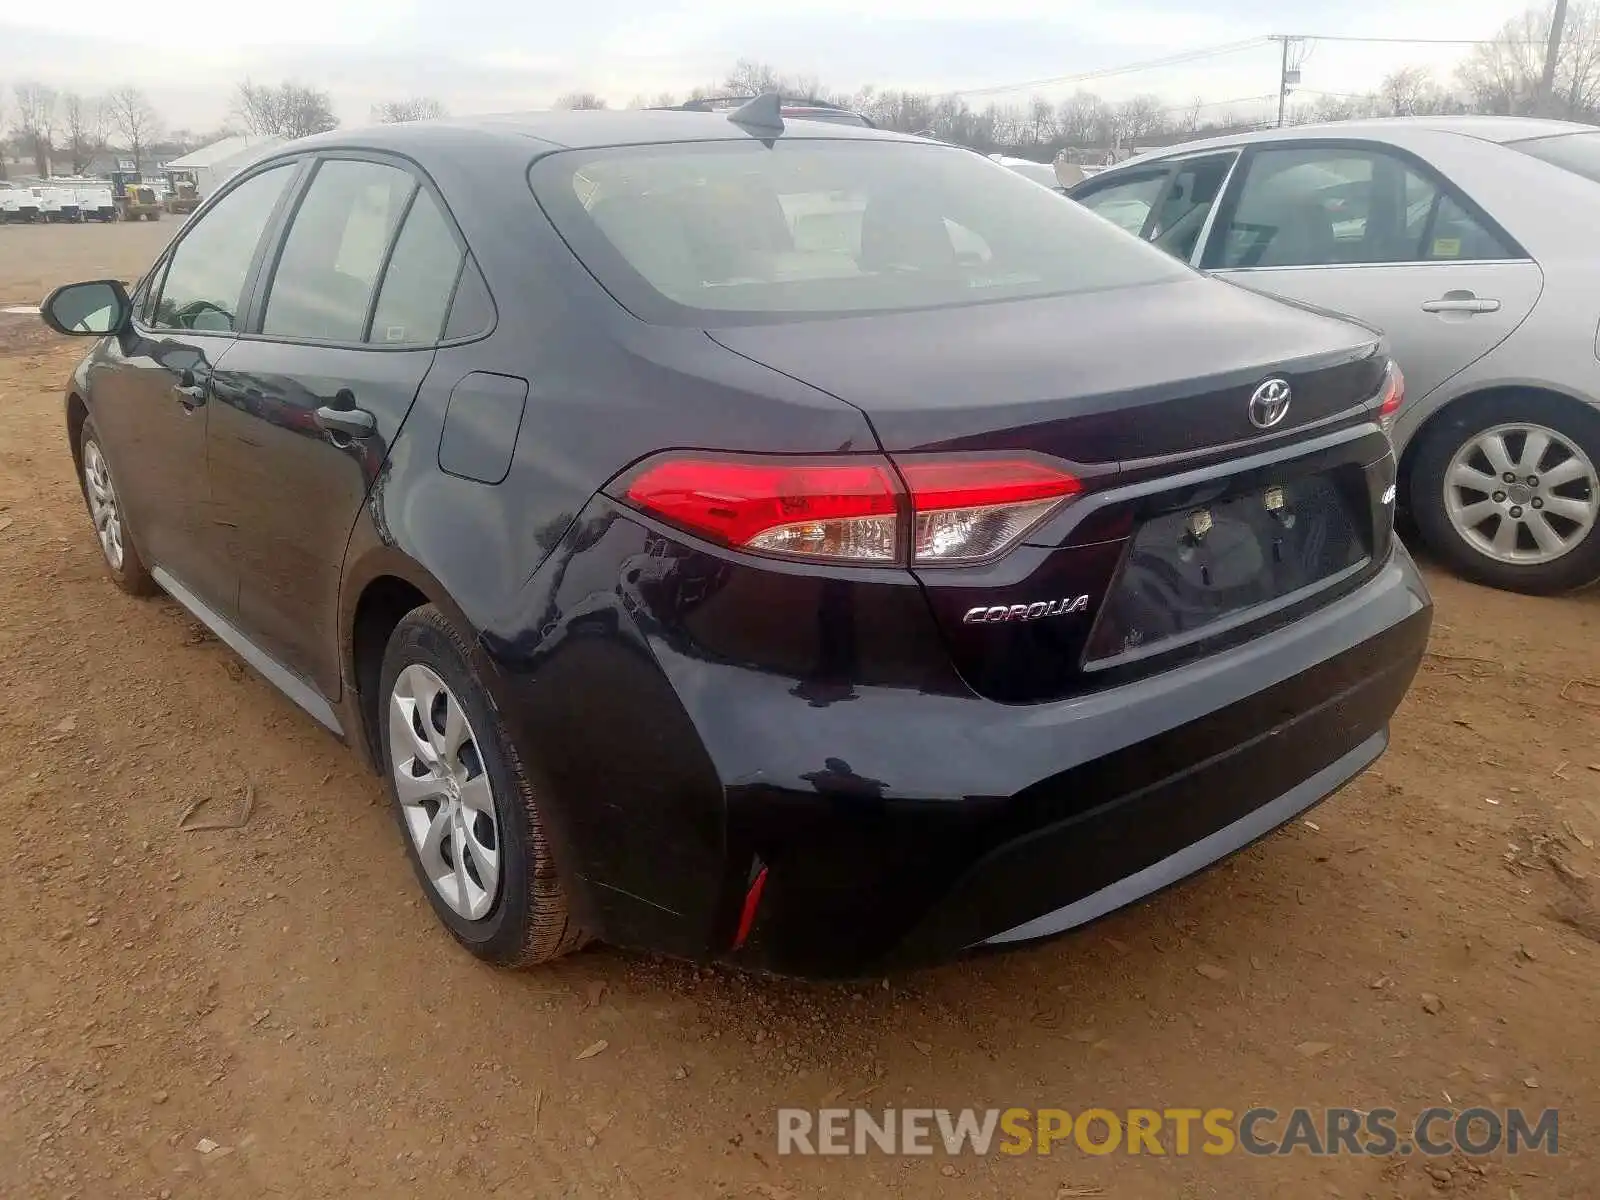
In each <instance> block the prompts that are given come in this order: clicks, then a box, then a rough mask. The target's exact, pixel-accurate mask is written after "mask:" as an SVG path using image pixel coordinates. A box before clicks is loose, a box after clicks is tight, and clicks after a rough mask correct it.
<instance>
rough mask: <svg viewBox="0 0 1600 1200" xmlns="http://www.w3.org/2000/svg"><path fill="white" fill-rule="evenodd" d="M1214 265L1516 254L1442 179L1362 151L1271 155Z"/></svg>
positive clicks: (1260, 161)
mask: <svg viewBox="0 0 1600 1200" xmlns="http://www.w3.org/2000/svg"><path fill="white" fill-rule="evenodd" d="M1219 237H1220V240H1219V241H1214V242H1213V245H1212V247H1211V248H1210V249H1209V250H1208V252H1207V254H1208V258H1207V265H1208V266H1215V267H1220V268H1223V269H1240V268H1243V269H1249V268H1252V267H1327V266H1346V265H1356V264H1363V265H1370V264H1378V263H1406V262H1449V261H1464V260H1468V259H1498V258H1507V257H1510V256H1511V253H1512V251H1511V248H1510V247H1509V246H1507V245H1506V243H1505V242H1504V241H1503V240H1502V239H1501V238H1500V237H1499V236H1498V235H1497V234H1496V233H1494V232H1493V231H1492V230H1491V229H1489V228H1488V227H1486V226H1485V225H1484V224H1483V223H1482V222H1480V221H1479V220H1478V219H1477V217H1475V216H1473V215H1472V214H1471V213H1470V212H1468V211H1467V209H1466V207H1465V206H1464V205H1463V204H1462V203H1461V202H1460V200H1458V199H1457V198H1456V197H1455V196H1453V195H1452V194H1451V193H1450V192H1449V191H1448V189H1447V188H1446V187H1445V186H1444V185H1443V184H1442V181H1440V180H1438V179H1436V178H1434V177H1433V176H1432V175H1431V174H1425V173H1423V172H1422V171H1421V170H1420V169H1418V168H1416V167H1414V166H1413V165H1412V164H1411V163H1410V162H1409V161H1407V160H1405V159H1403V158H1401V157H1400V156H1399V155H1396V154H1391V153H1388V152H1386V151H1383V150H1376V149H1374V150H1369V149H1363V148H1360V147H1339V146H1333V147H1325V146H1315V147H1310V148H1304V149H1301V148H1294V149H1273V150H1262V151H1258V152H1257V153H1256V154H1254V155H1253V156H1252V157H1251V159H1250V164H1249V168H1248V173H1247V174H1246V175H1245V179H1244V187H1243V188H1242V189H1241V191H1240V193H1239V200H1238V203H1237V205H1236V206H1235V208H1234V211H1233V213H1232V216H1231V218H1230V219H1229V221H1228V222H1227V225H1226V228H1223V229H1221V230H1220V231H1219Z"/></svg>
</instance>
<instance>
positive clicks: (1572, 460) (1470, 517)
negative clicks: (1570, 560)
mask: <svg viewBox="0 0 1600 1200" xmlns="http://www.w3.org/2000/svg"><path fill="white" fill-rule="evenodd" d="M1444 507H1445V512H1446V514H1447V515H1448V516H1449V518H1450V524H1451V525H1452V526H1454V528H1455V531H1456V532H1457V533H1459V534H1460V535H1461V537H1462V538H1463V539H1464V540H1465V541H1466V542H1467V544H1468V545H1470V546H1471V547H1472V548H1473V549H1474V550H1476V551H1478V553H1480V554H1482V555H1484V556H1485V557H1487V558H1492V559H1494V560H1495V561H1496V562H1502V563H1511V564H1514V565H1516V566H1537V565H1539V564H1542V563H1548V562H1554V561H1555V560H1556V559H1558V558H1560V557H1561V556H1562V555H1563V554H1566V553H1568V552H1569V551H1571V550H1574V549H1576V548H1577V546H1578V545H1579V544H1580V543H1581V542H1582V541H1583V539H1584V538H1586V537H1588V536H1589V531H1590V530H1592V529H1593V528H1594V523H1595V518H1596V516H1597V515H1600V478H1597V477H1596V474H1595V469H1594V464H1593V463H1592V462H1590V461H1589V456H1588V455H1587V454H1585V453H1584V452H1583V450H1582V449H1581V448H1580V447H1579V446H1578V445H1577V444H1576V443H1575V442H1573V441H1572V439H1570V438H1568V437H1567V436H1566V435H1564V434H1562V433H1560V432H1558V431H1557V430H1554V429H1551V428H1549V427H1548V426H1545V425H1536V424H1531V423H1526V422H1516V423H1513V424H1508V425H1496V426H1494V427H1493V428H1492V429H1486V430H1484V431H1483V432H1482V433H1480V434H1478V435H1477V436H1475V437H1473V438H1471V439H1470V440H1468V441H1467V442H1466V443H1465V444H1464V445H1462V447H1461V448H1460V449H1459V450H1457V451H1456V453H1455V456H1454V457H1453V458H1452V459H1451V460H1450V464H1449V466H1448V467H1446V468H1445V473H1444Z"/></svg>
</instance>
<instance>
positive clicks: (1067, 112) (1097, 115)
mask: <svg viewBox="0 0 1600 1200" xmlns="http://www.w3.org/2000/svg"><path fill="white" fill-rule="evenodd" d="M1108 118H1109V114H1108V112H1107V110H1106V102H1105V101H1104V100H1102V99H1100V97H1099V96H1096V95H1095V94H1094V93H1093V92H1077V93H1075V94H1073V95H1072V96H1070V97H1068V98H1067V99H1065V100H1063V101H1062V102H1061V104H1060V106H1059V107H1058V108H1057V109H1056V130H1057V132H1059V133H1060V135H1061V138H1062V140H1063V141H1065V142H1066V143H1067V144H1068V145H1072V146H1090V145H1093V144H1095V143H1096V142H1099V141H1101V140H1103V136H1102V135H1103V134H1104V132H1105V130H1106V127H1107V125H1108V124H1109V120H1108Z"/></svg>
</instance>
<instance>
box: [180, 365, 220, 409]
mask: <svg viewBox="0 0 1600 1200" xmlns="http://www.w3.org/2000/svg"><path fill="white" fill-rule="evenodd" d="M172 390H173V391H175V392H177V393H178V403H179V404H181V405H183V406H184V407H185V408H199V407H200V406H201V405H202V404H204V403H205V402H206V394H207V393H208V392H209V391H210V390H211V376H210V375H209V374H204V373H201V374H197V373H196V372H195V371H193V370H191V369H190V368H188V367H185V368H184V369H183V370H182V371H180V372H179V373H178V382H177V383H175V384H173V385H172Z"/></svg>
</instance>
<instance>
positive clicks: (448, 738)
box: [389, 663, 501, 921]
mask: <svg viewBox="0 0 1600 1200" xmlns="http://www.w3.org/2000/svg"><path fill="white" fill-rule="evenodd" d="M389 761H390V769H391V771H392V772H393V774H394V788H395V795H396V796H398V797H399V800H400V811H401V814H402V815H403V816H404V818H405V823H406V830H407V832H409V833H410V834H411V841H412V844H413V845H415V847H416V850H417V858H418V859H419V861H420V862H421V863H422V870H423V873H424V874H425V875H427V877H428V879H429V881H430V882H431V883H432V884H433V888H434V891H436V892H438V893H439V898H440V899H441V900H443V901H444V902H445V904H446V905H447V906H448V907H449V908H450V910H451V911H452V912H454V913H456V914H458V915H460V916H463V917H465V918H466V919H467V920H469V921H477V920H480V919H481V918H483V917H484V916H486V915H487V914H488V913H489V910H490V909H492V908H493V907H494V902H495V897H496V896H497V895H499V892H500V875H501V849H500V823H499V818H498V817H497V816H496V815H495V807H494V792H493V790H492V789H491V788H490V786H489V777H488V776H487V775H486V774H485V773H484V769H483V756H482V754H481V753H480V752H479V749H478V739H477V736H476V735H475V734H474V733H473V731H472V725H471V723H470V722H469V721H468V720H467V714H466V712H465V711H464V710H463V709H462V707H461V701H460V700H458V699H457V698H456V696H455V693H453V692H452V691H451V690H450V689H449V688H448V687H446V686H445V683H444V680H442V679H440V678H439V676H438V675H436V674H434V672H433V671H431V670H429V669H428V668H427V667H425V666H422V665H421V664H420V663H413V664H412V665H411V666H409V667H407V668H406V669H405V670H403V671H401V672H400V675H399V678H397V679H396V680H395V682H394V690H393V692H392V693H391V694H390V697H389Z"/></svg>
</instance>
